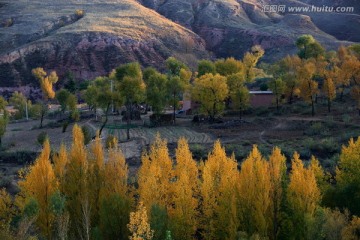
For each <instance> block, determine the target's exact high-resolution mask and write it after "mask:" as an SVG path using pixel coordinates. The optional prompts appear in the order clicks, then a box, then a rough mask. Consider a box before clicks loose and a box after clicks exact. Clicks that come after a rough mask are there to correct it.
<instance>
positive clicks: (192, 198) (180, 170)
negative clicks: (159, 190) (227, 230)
mask: <svg viewBox="0 0 360 240" xmlns="http://www.w3.org/2000/svg"><path fill="white" fill-rule="evenodd" d="M174 173H175V179H176V181H175V182H174V184H173V189H174V195H173V207H172V208H171V209H170V211H169V214H170V217H171V218H172V233H173V236H174V238H175V239H192V238H193V235H194V233H195V231H196V227H197V216H198V211H197V209H198V200H197V197H198V195H199V178H198V168H197V166H196V162H195V161H194V159H193V158H192V154H191V152H190V149H189V145H188V143H187V141H186V140H185V138H180V139H179V141H178V147H177V149H176V167H175V169H174Z"/></svg>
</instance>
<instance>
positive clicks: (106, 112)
mask: <svg viewBox="0 0 360 240" xmlns="http://www.w3.org/2000/svg"><path fill="white" fill-rule="evenodd" d="M109 108H110V104H108V105H107V107H106V111H105V121H104V122H103V124H102V125H101V128H100V130H99V136H101V133H102V130H103V129H104V127H105V125H106V123H107V121H108V113H109Z"/></svg>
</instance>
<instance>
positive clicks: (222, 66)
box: [210, 58, 244, 77]
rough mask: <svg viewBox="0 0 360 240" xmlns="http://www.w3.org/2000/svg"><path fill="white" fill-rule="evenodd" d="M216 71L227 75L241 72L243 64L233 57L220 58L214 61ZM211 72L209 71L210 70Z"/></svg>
mask: <svg viewBox="0 0 360 240" xmlns="http://www.w3.org/2000/svg"><path fill="white" fill-rule="evenodd" d="M215 66H216V73H218V74H220V75H222V76H225V77H226V76H229V75H232V74H236V73H239V72H243V70H244V65H243V63H242V62H241V61H238V60H236V59H235V58H227V59H225V60H224V59H220V60H217V61H216V62H215ZM210 73H211V72H210Z"/></svg>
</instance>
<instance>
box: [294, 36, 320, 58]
mask: <svg viewBox="0 0 360 240" xmlns="http://www.w3.org/2000/svg"><path fill="white" fill-rule="evenodd" d="M296 46H297V47H298V48H299V52H298V56H299V57H300V58H303V59H309V58H317V57H319V56H323V55H325V49H324V48H323V47H322V46H321V45H320V43H318V42H317V41H316V40H315V39H314V38H313V36H311V35H302V36H301V37H299V38H298V39H297V41H296Z"/></svg>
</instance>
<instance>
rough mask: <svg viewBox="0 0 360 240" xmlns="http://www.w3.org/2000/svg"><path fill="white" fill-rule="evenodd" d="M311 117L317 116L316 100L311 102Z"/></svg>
mask: <svg viewBox="0 0 360 240" xmlns="http://www.w3.org/2000/svg"><path fill="white" fill-rule="evenodd" d="M311 116H315V106H314V100H313V99H312V100H311Z"/></svg>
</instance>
